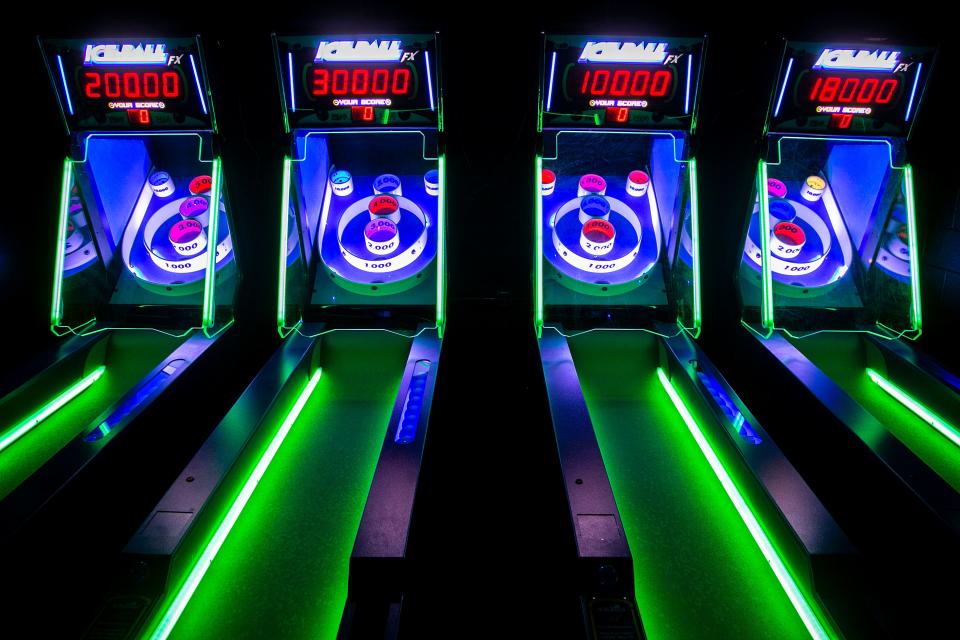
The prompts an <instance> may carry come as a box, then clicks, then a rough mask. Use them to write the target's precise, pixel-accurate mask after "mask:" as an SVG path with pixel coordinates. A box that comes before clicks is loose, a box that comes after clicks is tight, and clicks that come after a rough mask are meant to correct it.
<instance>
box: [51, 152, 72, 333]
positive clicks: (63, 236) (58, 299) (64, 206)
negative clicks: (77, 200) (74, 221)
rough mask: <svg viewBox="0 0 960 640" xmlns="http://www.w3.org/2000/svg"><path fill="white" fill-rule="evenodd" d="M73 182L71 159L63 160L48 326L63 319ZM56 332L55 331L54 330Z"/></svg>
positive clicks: (57, 323)
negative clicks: (68, 217) (65, 258)
mask: <svg viewBox="0 0 960 640" xmlns="http://www.w3.org/2000/svg"><path fill="white" fill-rule="evenodd" d="M72 184H73V161H72V160H71V159H70V158H64V160H63V178H62V179H61V181H60V219H59V224H58V226H57V248H56V251H54V252H53V253H54V265H53V300H52V301H51V304H50V327H51V329H53V328H55V327H58V326H59V325H60V321H61V320H63V299H62V296H63V248H64V246H65V245H66V242H67V216H68V215H69V212H70V185H72ZM54 333H56V331H54Z"/></svg>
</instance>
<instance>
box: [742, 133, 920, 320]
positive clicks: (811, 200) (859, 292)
mask: <svg viewBox="0 0 960 640" xmlns="http://www.w3.org/2000/svg"><path fill="white" fill-rule="evenodd" d="M774 145H775V146H774V147H773V148H772V149H771V151H772V153H771V160H770V162H768V163H767V165H766V172H767V185H766V193H765V194H761V195H763V196H764V197H765V198H766V202H765V203H761V202H760V200H759V198H757V199H755V204H754V208H753V212H752V215H751V218H750V224H749V229H748V231H747V238H746V242H745V245H744V253H743V263H742V266H741V290H742V291H743V292H744V300H745V301H747V300H754V299H756V295H757V294H756V291H757V289H758V288H759V287H760V286H761V284H762V277H761V273H762V264H761V259H760V257H761V255H762V254H763V249H762V247H763V244H764V243H763V241H762V240H763V237H762V236H763V232H764V230H763V229H762V227H766V240H767V242H766V244H767V245H768V246H767V260H768V262H769V270H770V279H771V281H772V288H771V289H770V293H769V297H768V306H769V307H770V308H772V312H773V315H772V323H773V325H774V326H775V327H776V328H782V329H787V330H789V331H792V332H796V333H806V332H811V331H818V330H824V329H835V330H855V329H871V328H874V327H875V326H876V324H877V323H881V324H883V325H884V326H886V327H888V328H891V329H893V330H895V331H907V330H910V329H911V328H912V321H911V304H912V292H913V288H912V278H911V266H910V252H911V248H910V247H911V244H912V241H913V240H912V238H911V237H910V232H909V230H910V228H912V221H911V220H910V219H909V218H910V217H911V216H912V203H908V201H907V184H906V172H905V170H904V169H903V168H902V167H900V166H899V165H900V163H899V162H898V161H897V158H898V156H899V155H900V153H901V149H900V148H899V147H898V146H897V145H896V144H895V141H886V140H867V141H856V140H849V139H811V138H792V137H787V138H781V139H779V140H777V141H775V142H774ZM764 205H766V207H765V208H766V209H768V215H767V224H766V225H763V224H762V222H763V221H762V220H761V218H760V211H761V209H762V208H764ZM908 214H909V215H908Z"/></svg>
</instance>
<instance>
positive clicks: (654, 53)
mask: <svg viewBox="0 0 960 640" xmlns="http://www.w3.org/2000/svg"><path fill="white" fill-rule="evenodd" d="M667 47H668V44H667V43H666V42H649V43H647V42H588V43H587V44H586V45H585V46H584V47H583V51H582V52H580V58H579V59H578V60H577V62H627V63H633V64H663V62H664V60H666V59H667Z"/></svg>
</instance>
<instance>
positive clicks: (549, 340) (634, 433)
mask: <svg viewBox="0 0 960 640" xmlns="http://www.w3.org/2000/svg"><path fill="white" fill-rule="evenodd" d="M705 49H706V41H705V39H703V38H672V37H671V38H662V37H653V38H641V37H633V38H631V37H609V36H553V35H547V36H545V39H544V50H543V51H544V53H543V59H542V67H541V71H542V73H541V89H540V105H539V121H538V124H539V129H540V136H539V148H538V154H537V158H536V168H535V176H536V184H537V186H538V193H537V194H536V196H535V198H536V201H535V216H536V242H537V246H536V249H535V255H536V261H535V273H534V276H535V290H536V300H535V325H536V332H537V336H538V338H539V345H540V354H541V360H542V365H543V372H544V378H545V381H546V388H547V395H548V399H549V404H550V411H551V415H552V420H553V426H554V431H555V435H556V439H557V446H558V451H559V456H560V461H561V467H562V470H563V480H564V486H565V488H566V495H567V501H568V505H569V509H570V518H571V523H572V527H573V530H574V535H575V539H576V546H577V553H578V557H577V560H576V562H577V574H576V575H577V585H578V586H577V589H578V591H579V596H580V601H581V603H582V610H583V620H584V625H585V628H586V632H587V635H588V637H592V638H597V637H611V636H610V634H613V633H617V634H620V635H617V637H644V634H649V635H650V636H651V637H671V638H700V637H703V635H704V633H707V634H708V635H711V636H725V635H729V636H730V637H738V638H751V637H768V636H769V634H770V633H771V630H772V629H775V630H776V633H775V635H776V636H777V637H781V638H785V637H791V638H793V637H797V638H799V637H816V638H827V637H835V636H836V635H837V634H838V633H839V632H840V631H839V630H840V629H841V628H844V627H845V626H846V625H847V623H848V622H849V621H851V620H854V618H856V615H854V614H852V613H851V611H852V607H851V606H848V603H845V602H844V596H843V595H842V593H840V592H842V589H839V590H837V589H831V586H835V585H836V584H838V583H835V582H833V581H832V580H833V579H834V578H835V577H837V576H840V575H841V574H842V573H843V571H844V569H843V568H842V567H843V566H845V565H849V564H851V563H853V562H855V560H856V558H855V553H854V551H853V549H852V548H851V546H850V544H849V542H848V541H847V539H846V537H845V535H844V534H843V532H842V531H841V530H840V529H839V528H838V527H837V525H836V523H835V522H834V521H833V520H832V518H831V516H830V515H829V514H828V513H827V511H826V509H825V508H824V507H823V505H821V504H820V502H819V500H818V499H817V497H816V496H815V495H814V494H813V492H812V491H811V490H810V489H809V487H807V485H806V484H805V483H804V482H803V480H802V479H801V478H800V476H799V474H798V473H797V472H796V470H795V469H793V467H792V466H791V465H790V464H789V462H787V460H786V459H785V458H784V457H783V455H782V454H781V452H780V450H779V449H778V448H777V445H776V444H775V443H774V441H773V440H772V439H771V438H770V437H769V435H767V433H766V431H765V430H764V428H763V427H762V425H760V424H759V423H758V422H757V421H756V420H755V419H754V417H753V416H752V415H751V414H750V412H749V411H748V410H747V409H746V407H745V406H744V405H743V403H742V402H741V401H740V400H739V398H738V397H737V396H736V394H735V393H734V392H733V390H732V389H731V388H730V386H729V385H728V384H727V383H726V381H725V380H724V378H723V377H722V376H721V375H720V373H719V372H718V371H717V369H716V368H715V367H714V366H713V365H712V364H711V363H710V361H709V360H708V359H707V358H706V357H705V356H704V354H703V353H702V352H701V351H700V348H699V347H698V346H697V344H696V342H695V341H694V339H695V338H696V337H697V335H698V334H699V327H700V299H699V297H700V292H699V287H700V282H699V276H700V274H699V269H700V266H699V257H698V244H699V232H698V205H697V197H698V194H697V165H696V157H695V150H696V144H695V143H696V139H695V136H696V117H697V102H698V97H699V82H700V77H701V73H702V69H703V64H704V55H705Z"/></svg>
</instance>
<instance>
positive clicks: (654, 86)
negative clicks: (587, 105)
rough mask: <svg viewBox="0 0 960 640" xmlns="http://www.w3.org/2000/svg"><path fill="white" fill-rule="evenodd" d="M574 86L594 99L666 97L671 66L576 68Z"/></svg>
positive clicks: (671, 77)
mask: <svg viewBox="0 0 960 640" xmlns="http://www.w3.org/2000/svg"><path fill="white" fill-rule="evenodd" d="M577 71H578V72H580V73H582V77H580V78H577V77H576V76H574V77H573V78H572V80H573V81H574V86H575V87H576V88H577V91H579V93H580V95H581V96H589V97H594V98H666V97H667V96H668V95H669V94H670V89H671V87H672V85H673V71H671V70H670V69H653V70H651V69H622V68H621V69H615V68H606V69H603V68H601V69H590V68H587V69H582V68H581V69H578V70H577Z"/></svg>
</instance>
